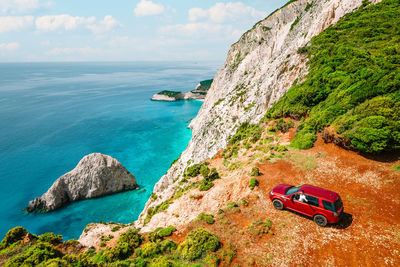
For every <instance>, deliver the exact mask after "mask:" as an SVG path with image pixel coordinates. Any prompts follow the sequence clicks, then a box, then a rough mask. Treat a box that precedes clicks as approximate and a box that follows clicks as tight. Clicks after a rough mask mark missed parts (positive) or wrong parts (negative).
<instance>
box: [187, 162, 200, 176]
mask: <svg viewBox="0 0 400 267" xmlns="http://www.w3.org/2000/svg"><path fill="white" fill-rule="evenodd" d="M200 168H201V165H200V164H193V165H192V166H190V167H188V168H187V170H186V173H185V174H186V176H189V177H196V176H197V175H199V174H200Z"/></svg>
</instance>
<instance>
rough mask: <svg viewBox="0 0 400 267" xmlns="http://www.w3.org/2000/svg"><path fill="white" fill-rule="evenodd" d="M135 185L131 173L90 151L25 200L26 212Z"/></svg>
mask: <svg viewBox="0 0 400 267" xmlns="http://www.w3.org/2000/svg"><path fill="white" fill-rule="evenodd" d="M136 188H138V185H137V183H136V179H135V176H134V175H133V174H131V173H130V172H129V171H128V170H127V169H126V168H125V167H124V166H122V164H121V163H120V162H119V161H118V160H116V159H114V158H112V157H110V156H108V155H103V154H100V153H93V154H89V155H87V156H85V157H84V158H82V159H81V161H80V162H79V163H78V165H77V166H76V167H75V168H74V169H73V170H72V171H70V172H68V173H66V174H64V175H63V176H61V177H60V178H58V179H57V180H56V181H55V182H54V184H53V185H52V186H51V187H50V188H49V190H47V192H46V193H44V194H43V195H42V196H41V197H39V198H35V199H34V200H32V201H30V202H29V206H28V207H27V208H25V210H26V211H28V212H33V211H46V212H48V211H52V210H56V209H58V208H61V207H62V206H64V205H65V204H67V203H69V202H73V201H77V200H82V199H88V198H95V197H101V196H104V195H109V194H113V193H117V192H121V191H126V190H131V189H136Z"/></svg>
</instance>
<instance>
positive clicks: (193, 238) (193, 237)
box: [178, 228, 220, 261]
mask: <svg viewBox="0 0 400 267" xmlns="http://www.w3.org/2000/svg"><path fill="white" fill-rule="evenodd" d="M219 247H220V243H219V240H218V237H217V236H216V235H214V234H212V233H210V232H209V231H207V230H206V229H203V228H199V229H196V230H194V231H192V232H190V233H189V234H188V236H187V237H186V239H185V241H183V242H182V243H181V244H180V245H179V246H178V253H179V255H180V256H181V258H182V259H185V260H190V261H192V260H196V259H198V258H201V257H203V256H204V254H205V253H206V252H214V251H216V250H217V249H218V248H219Z"/></svg>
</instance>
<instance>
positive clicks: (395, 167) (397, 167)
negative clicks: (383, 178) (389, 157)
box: [392, 164, 400, 172]
mask: <svg viewBox="0 0 400 267" xmlns="http://www.w3.org/2000/svg"><path fill="white" fill-rule="evenodd" d="M392 170H393V171H395V172H400V164H395V165H393V166H392Z"/></svg>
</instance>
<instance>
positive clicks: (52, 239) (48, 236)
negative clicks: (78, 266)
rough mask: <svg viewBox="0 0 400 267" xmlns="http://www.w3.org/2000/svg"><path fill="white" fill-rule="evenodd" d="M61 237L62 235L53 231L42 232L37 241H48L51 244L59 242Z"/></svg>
mask: <svg viewBox="0 0 400 267" xmlns="http://www.w3.org/2000/svg"><path fill="white" fill-rule="evenodd" d="M62 239H63V237H62V235H55V234H54V233H44V234H42V235H40V236H39V241H43V242H49V243H51V244H53V245H57V244H60V243H61V241H62Z"/></svg>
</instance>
